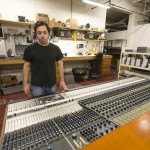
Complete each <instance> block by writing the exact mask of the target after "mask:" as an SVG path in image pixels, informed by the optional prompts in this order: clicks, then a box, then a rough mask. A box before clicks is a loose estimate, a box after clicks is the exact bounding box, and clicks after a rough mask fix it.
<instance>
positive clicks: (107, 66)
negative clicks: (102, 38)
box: [102, 62, 111, 69]
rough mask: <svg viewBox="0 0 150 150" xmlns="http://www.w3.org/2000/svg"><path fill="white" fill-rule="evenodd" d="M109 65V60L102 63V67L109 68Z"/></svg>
mask: <svg viewBox="0 0 150 150" xmlns="http://www.w3.org/2000/svg"><path fill="white" fill-rule="evenodd" d="M110 66H111V63H110V62H107V63H104V64H102V69H106V68H110Z"/></svg>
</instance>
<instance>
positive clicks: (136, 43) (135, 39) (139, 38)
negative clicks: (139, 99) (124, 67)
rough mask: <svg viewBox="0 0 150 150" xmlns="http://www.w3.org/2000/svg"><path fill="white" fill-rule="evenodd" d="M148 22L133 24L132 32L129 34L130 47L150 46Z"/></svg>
mask: <svg viewBox="0 0 150 150" xmlns="http://www.w3.org/2000/svg"><path fill="white" fill-rule="evenodd" d="M149 38H150V24H145V25H138V26H134V28H133V32H132V33H131V34H130V40H131V41H132V43H129V44H130V45H128V46H130V47H132V48H133V49H137V47H145V46H147V47H150V40H149Z"/></svg>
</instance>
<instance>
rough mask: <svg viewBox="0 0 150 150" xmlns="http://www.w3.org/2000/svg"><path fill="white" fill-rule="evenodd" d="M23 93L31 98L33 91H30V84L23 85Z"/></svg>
mask: <svg viewBox="0 0 150 150" xmlns="http://www.w3.org/2000/svg"><path fill="white" fill-rule="evenodd" d="M23 91H24V93H25V94H26V95H28V96H29V97H31V91H30V84H28V83H27V84H24V85H23Z"/></svg>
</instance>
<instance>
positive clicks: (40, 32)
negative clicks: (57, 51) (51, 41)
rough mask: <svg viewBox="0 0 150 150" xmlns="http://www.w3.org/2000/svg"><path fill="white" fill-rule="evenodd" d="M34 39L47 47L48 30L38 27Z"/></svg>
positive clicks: (44, 27)
mask: <svg viewBox="0 0 150 150" xmlns="http://www.w3.org/2000/svg"><path fill="white" fill-rule="evenodd" d="M36 38H37V39H38V42H39V43H40V44H41V45H47V44H48V38H49V34H48V30H47V28H46V26H45V25H43V26H39V27H38V28H37V30H36Z"/></svg>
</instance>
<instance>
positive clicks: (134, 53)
mask: <svg viewBox="0 0 150 150" xmlns="http://www.w3.org/2000/svg"><path fill="white" fill-rule="evenodd" d="M123 54H133V55H150V53H137V52H123Z"/></svg>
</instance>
